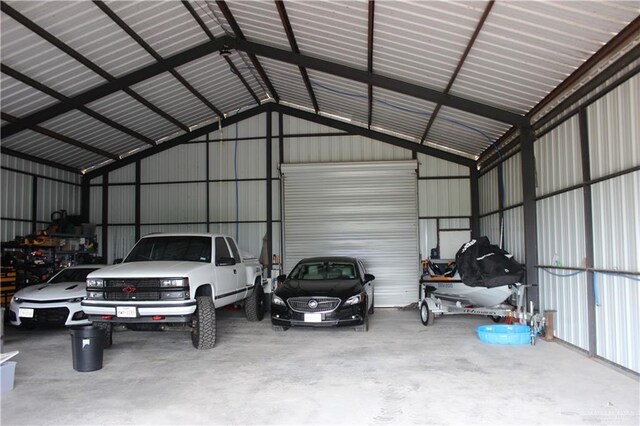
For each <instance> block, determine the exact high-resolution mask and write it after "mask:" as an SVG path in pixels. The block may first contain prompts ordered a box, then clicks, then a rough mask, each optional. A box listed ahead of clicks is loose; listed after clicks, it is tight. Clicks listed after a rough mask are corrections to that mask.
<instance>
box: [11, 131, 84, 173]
mask: <svg viewBox="0 0 640 426" xmlns="http://www.w3.org/2000/svg"><path fill="white" fill-rule="evenodd" d="M3 142H4V141H3ZM0 158H1V159H2V166H3V167H9V168H12V169H15V170H20V171H24V172H27V173H33V174H36V175H39V176H47V177H51V178H54V179H60V180H64V181H67V182H70V183H78V184H79V183H80V182H81V180H82V176H81V175H80V174H78V173H72V172H68V171H66V170H61V169H57V168H55V167H50V166H45V165H43V164H39V163H34V162H32V161H28V160H23V159H21V158H16V157H13V156H11V155H5V154H2V156H0Z"/></svg>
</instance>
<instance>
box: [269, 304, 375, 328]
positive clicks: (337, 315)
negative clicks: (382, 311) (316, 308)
mask: <svg viewBox="0 0 640 426" xmlns="http://www.w3.org/2000/svg"><path fill="white" fill-rule="evenodd" d="M319 315H320V320H319V321H317V320H318V317H317V316H315V317H314V316H313V315H312V316H308V315H305V313H303V312H297V311H293V310H292V309H290V308H289V307H287V306H282V305H276V304H274V303H272V304H271V324H273V325H276V326H281V327H298V326H302V327H354V326H358V325H362V324H364V321H365V315H366V309H364V305H363V304H358V305H353V306H347V307H339V308H338V309H336V310H335V311H332V312H327V313H320V314H319Z"/></svg>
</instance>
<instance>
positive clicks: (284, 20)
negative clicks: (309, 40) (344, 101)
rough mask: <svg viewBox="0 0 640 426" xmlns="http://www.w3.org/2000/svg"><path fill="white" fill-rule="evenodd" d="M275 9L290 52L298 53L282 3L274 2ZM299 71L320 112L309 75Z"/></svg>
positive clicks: (316, 109) (303, 69) (312, 100)
mask: <svg viewBox="0 0 640 426" xmlns="http://www.w3.org/2000/svg"><path fill="white" fill-rule="evenodd" d="M275 2H276V7H277V8H278V13H279V14H280V20H281V21H282V26H283V27H284V31H285V32H286V33H287V38H288V39H289V45H290V46H291V50H292V51H294V52H295V53H300V49H299V48H298V42H296V37H295V35H294V34H293V28H292V27H291V21H289V15H287V9H286V8H285V6H284V2H283V1H282V0H275ZM298 68H299V69H300V74H301V75H302V80H303V81H304V85H305V87H306V88H307V92H308V93H309V98H310V99H311V103H312V104H313V109H314V110H315V111H316V113H317V112H319V111H320V107H319V106H318V100H317V99H316V94H315V93H314V92H313V87H311V80H309V74H308V73H307V69H306V68H304V67H298Z"/></svg>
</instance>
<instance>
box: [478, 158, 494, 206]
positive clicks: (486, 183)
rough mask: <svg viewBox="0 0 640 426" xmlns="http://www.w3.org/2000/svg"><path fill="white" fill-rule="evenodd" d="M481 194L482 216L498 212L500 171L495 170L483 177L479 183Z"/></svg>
mask: <svg viewBox="0 0 640 426" xmlns="http://www.w3.org/2000/svg"><path fill="white" fill-rule="evenodd" d="M478 187H479V188H478V191H479V192H480V214H487V213H490V212H494V211H496V210H498V208H499V204H498V169H497V168H493V169H491V170H490V171H489V172H487V173H485V174H484V175H482V176H481V177H480V179H479V182H478Z"/></svg>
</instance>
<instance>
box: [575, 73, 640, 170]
mask: <svg viewBox="0 0 640 426" xmlns="http://www.w3.org/2000/svg"><path fill="white" fill-rule="evenodd" d="M587 112H588V117H589V148H590V156H591V178H592V179H596V178H599V177H602V176H606V175H609V174H612V173H615V172H619V171H621V170H626V169H629V168H631V167H634V166H639V165H640V120H639V119H638V117H640V75H637V74H636V76H635V77H633V78H631V79H629V80H628V81H626V82H625V83H624V84H622V85H620V86H619V87H617V88H616V89H614V90H613V91H612V92H610V93H609V94H607V95H606V96H604V97H603V98H601V99H600V100H598V101H597V102H595V103H594V104H593V105H591V106H590V107H589V108H588V109H587Z"/></svg>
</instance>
